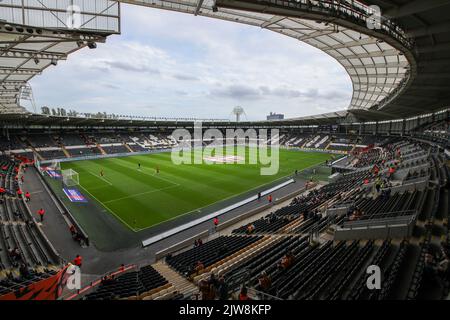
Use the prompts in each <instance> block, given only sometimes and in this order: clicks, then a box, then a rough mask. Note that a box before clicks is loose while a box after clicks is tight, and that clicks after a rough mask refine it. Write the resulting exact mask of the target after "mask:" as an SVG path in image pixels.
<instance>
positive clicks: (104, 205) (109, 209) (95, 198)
mask: <svg viewBox="0 0 450 320" xmlns="http://www.w3.org/2000/svg"><path fill="white" fill-rule="evenodd" d="M79 186H80V187H81V188H82V189H83V190H84V191H86V192H87V193H88V194H89V195H90V196H91V197H92V198H94V200H95V201H97V202H98V203H100V204H101V205H102V206H103V207H105V208H106V209H108V211H109V212H111V213H112V214H113V215H114V216H115V217H116V218H117V219H119V220H120V221H121V222H122V223H123V224H124V225H126V226H127V227H128V228H130V229H131V230H132V231H134V232H136V229H135V228H133V227H131V226H130V225H129V224H128V223H126V222H125V221H124V220H123V219H122V218H121V217H120V216H119V215H118V214H116V213H115V212H114V211H113V210H111V208H109V207H108V206H107V205H106V204H104V203H103V202H101V201H100V200H98V199H97V197H96V196H94V195H93V194H92V193H90V192H89V191H88V190H87V189H86V188H85V187H83V186H82V185H81V184H79Z"/></svg>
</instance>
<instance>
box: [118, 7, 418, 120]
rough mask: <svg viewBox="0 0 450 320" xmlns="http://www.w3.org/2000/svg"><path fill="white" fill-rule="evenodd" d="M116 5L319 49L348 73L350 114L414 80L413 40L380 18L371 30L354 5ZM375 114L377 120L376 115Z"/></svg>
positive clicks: (364, 11)
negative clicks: (234, 25)
mask: <svg viewBox="0 0 450 320" xmlns="http://www.w3.org/2000/svg"><path fill="white" fill-rule="evenodd" d="M121 2H126V3H132V4H138V5H144V6H149V7H153V8H160V9H165V10H173V11H179V12H185V13H190V14H195V15H201V16H207V17H211V18H218V19H223V20H229V21H233V22H239V23H244V24H248V25H253V26H257V27H260V28H264V29H267V30H271V31H274V32H277V33H280V34H282V35H286V36H289V37H292V38H295V39H298V40H299V41H302V42H305V43H308V44H310V45H312V46H314V47H316V48H319V49H320V50H322V51H324V52H325V53H327V54H329V55H330V56H332V57H334V58H335V59H336V60H337V61H338V62H339V63H340V64H341V65H342V66H343V67H344V68H345V69H346V70H347V72H348V74H349V75H350V78H351V80H352V83H353V98H352V101H351V104H350V106H349V109H350V110H367V109H371V108H377V109H378V108H382V107H384V105H385V104H389V103H390V101H391V99H392V98H393V97H395V96H397V95H398V94H399V93H401V92H402V90H403V89H404V88H406V87H407V86H408V85H409V83H410V82H411V81H412V79H413V78H414V76H415V69H416V62H415V56H414V52H413V48H414V43H413V41H410V39H408V38H407V36H406V34H405V33H404V32H403V31H402V29H401V28H399V27H398V26H397V25H395V24H394V23H393V22H392V21H389V20H382V22H381V25H379V26H378V25H373V27H374V28H373V29H370V28H369V26H371V23H372V22H371V21H372V20H370V19H371V17H372V14H373V13H374V11H373V10H372V9H371V8H368V7H367V6H365V5H362V4H360V3H359V2H357V1H351V0H348V1H347V0H342V1H334V2H333V1H308V0H299V1H297V0H295V1H278V0H270V1H269V0H267V1H254V0H216V1H213V0H167V1H154V0H152V1H147V0H123V1H121ZM372 24H373V23H372ZM377 28H378V29H377ZM336 109H338V107H336ZM372 114H374V112H372V113H370V115H372ZM375 115H376V116H379V117H380V116H382V114H381V113H378V114H375Z"/></svg>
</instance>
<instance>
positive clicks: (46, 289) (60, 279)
mask: <svg viewBox="0 0 450 320" xmlns="http://www.w3.org/2000/svg"><path fill="white" fill-rule="evenodd" d="M66 271H67V267H65V268H64V269H62V270H60V271H59V272H58V273H57V274H55V275H54V276H51V277H50V278H47V279H44V280H41V281H38V282H35V283H32V284H30V285H28V286H22V287H21V288H19V289H17V290H15V291H13V292H11V293H7V294H5V295H3V296H0V300H56V299H58V298H59V297H60V295H61V293H62V290H63V288H64V286H63V284H64V283H65V281H64V279H65V278H66Z"/></svg>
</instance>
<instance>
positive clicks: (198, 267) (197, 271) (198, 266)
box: [194, 261, 205, 275]
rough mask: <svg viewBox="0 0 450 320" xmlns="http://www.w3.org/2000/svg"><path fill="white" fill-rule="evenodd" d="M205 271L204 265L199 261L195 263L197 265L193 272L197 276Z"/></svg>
mask: <svg viewBox="0 0 450 320" xmlns="http://www.w3.org/2000/svg"><path fill="white" fill-rule="evenodd" d="M204 269H205V265H204V264H203V262H201V261H197V264H196V265H195V268H194V271H195V273H196V274H197V275H198V274H200V273H201V272H202V271H203V270H204Z"/></svg>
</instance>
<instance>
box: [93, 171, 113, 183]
mask: <svg viewBox="0 0 450 320" xmlns="http://www.w3.org/2000/svg"><path fill="white" fill-rule="evenodd" d="M88 172H89V173H90V174H92V175H93V176H94V177H96V178H99V179H101V180H103V181H105V182H106V183H107V184H109V185H110V186H112V185H113V184H112V183H111V182H109V181H108V180H106V179H105V178H104V177H102V176H98V175H96V174H94V173H92V172H91V171H88Z"/></svg>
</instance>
